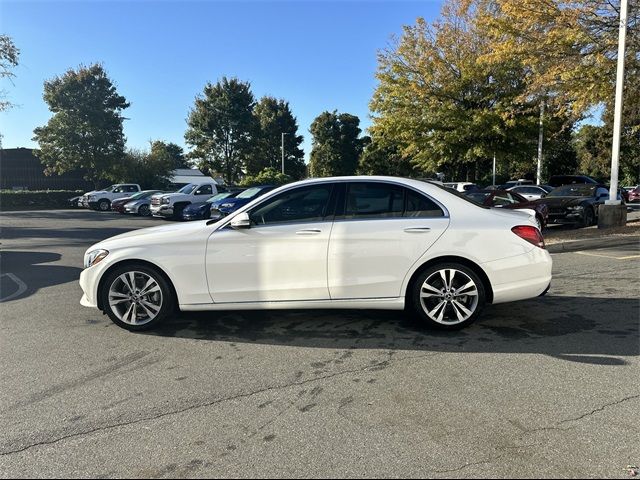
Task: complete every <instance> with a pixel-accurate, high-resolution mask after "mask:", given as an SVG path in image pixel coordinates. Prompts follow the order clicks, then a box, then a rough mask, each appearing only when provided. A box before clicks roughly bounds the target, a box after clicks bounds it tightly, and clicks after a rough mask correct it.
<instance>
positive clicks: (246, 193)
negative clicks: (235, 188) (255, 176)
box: [236, 187, 262, 198]
mask: <svg viewBox="0 0 640 480" xmlns="http://www.w3.org/2000/svg"><path fill="white" fill-rule="evenodd" d="M261 191H262V188H260V187H253V188H249V189H247V190H245V191H244V192H242V193H241V194H240V195H238V196H237V197H236V198H251V197H255V196H256V195H257V194H259V193H260V192H261Z"/></svg>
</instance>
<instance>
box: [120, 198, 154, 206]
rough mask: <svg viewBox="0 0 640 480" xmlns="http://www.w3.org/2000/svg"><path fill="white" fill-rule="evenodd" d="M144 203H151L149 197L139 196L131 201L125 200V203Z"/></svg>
mask: <svg viewBox="0 0 640 480" xmlns="http://www.w3.org/2000/svg"><path fill="white" fill-rule="evenodd" d="M114 201H115V200H114ZM145 203H146V204H150V203H151V199H150V198H139V199H138V200H131V201H129V202H127V205H143V204H145Z"/></svg>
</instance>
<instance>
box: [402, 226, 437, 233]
mask: <svg viewBox="0 0 640 480" xmlns="http://www.w3.org/2000/svg"><path fill="white" fill-rule="evenodd" d="M429 230H431V229H430V228H429V227H409V228H405V229H404V231H405V232H407V233H427V232H428V231H429Z"/></svg>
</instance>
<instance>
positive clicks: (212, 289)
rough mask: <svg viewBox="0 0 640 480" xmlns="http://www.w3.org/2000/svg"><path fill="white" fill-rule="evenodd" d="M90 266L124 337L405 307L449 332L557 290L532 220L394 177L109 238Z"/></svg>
mask: <svg viewBox="0 0 640 480" xmlns="http://www.w3.org/2000/svg"><path fill="white" fill-rule="evenodd" d="M84 260H85V270H84V271H83V272H82V274H81V276H80V285H81V287H82V290H83V291H84V296H83V297H82V300H81V303H82V305H85V306H88V307H94V308H99V309H100V310H102V311H103V312H105V313H106V314H108V315H109V317H110V318H111V319H112V320H113V321H114V322H115V323H116V324H118V325H119V326H121V327H123V328H126V329H129V330H143V329H147V328H151V327H153V326H155V325H157V324H158V323H159V322H161V321H163V320H165V319H166V318H167V317H169V316H170V315H171V314H172V313H173V312H175V311H176V309H180V310H185V311H186V310H189V311H192V310H241V309H267V308H269V309H287V308H296V309H300V308H309V309H317V308H360V309H363V308H366V309H375V308H377V309H395V310H402V309H404V308H405V307H406V308H407V309H408V310H409V311H411V312H412V314H413V315H414V316H415V317H416V318H417V319H419V320H421V321H422V322H424V323H426V324H427V325H430V326H434V327H438V328H444V329H454V328H461V327H464V326H466V325H469V324H470V323H472V322H473V321H474V320H475V319H476V318H477V317H478V315H479V314H480V312H481V311H482V309H483V307H484V306H485V304H487V303H503V302H510V301H515V300H522V299H526V298H531V297H536V296H539V295H541V294H543V293H544V292H546V290H547V289H548V287H549V285H550V282H551V257H550V255H549V253H548V252H547V251H546V250H545V248H544V240H543V237H542V235H541V233H540V231H539V230H538V228H537V226H536V221H535V218H534V216H533V215H531V214H529V213H527V212H517V211H504V210H498V209H494V208H487V207H482V206H479V205H477V204H476V203H473V202H471V201H469V200H467V199H466V198H464V197H463V196H462V195H460V194H458V193H457V192H452V191H450V190H448V189H445V188H443V187H440V186H438V185H435V184H431V183H427V182H422V181H419V180H409V179H402V178H395V177H339V178H323V179H312V180H305V181H302V182H297V183H292V184H289V185H285V186H283V187H280V188H277V189H275V190H273V191H271V192H269V193H268V194H265V195H264V196H262V197H259V198H257V199H255V200H253V201H252V202H250V203H249V204H247V205H245V206H243V207H242V208H240V209H239V210H237V211H235V212H233V213H232V214H230V215H229V216H227V217H224V218H222V219H220V220H209V221H198V222H192V223H188V224H174V225H166V226H162V227H155V228H147V229H143V230H136V231H133V232H129V233H126V234H123V235H118V236H116V237H113V238H110V239H107V240H105V241H103V242H100V243H98V244H96V245H94V246H92V247H91V248H89V250H87V252H86V254H85V259H84Z"/></svg>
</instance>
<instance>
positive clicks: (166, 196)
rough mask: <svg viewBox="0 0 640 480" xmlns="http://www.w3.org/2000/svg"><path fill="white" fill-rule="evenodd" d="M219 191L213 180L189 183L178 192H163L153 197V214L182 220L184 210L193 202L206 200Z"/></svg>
mask: <svg viewBox="0 0 640 480" xmlns="http://www.w3.org/2000/svg"><path fill="white" fill-rule="evenodd" d="M217 193H218V188H217V184H216V182H214V181H213V180H208V181H203V182H198V183H189V184H187V185H185V186H184V187H182V188H181V189H180V190H178V191H177V192H173V193H161V194H157V195H153V196H152V197H151V215H153V216H154V217H162V218H173V219H176V220H180V219H181V218H182V210H184V208H185V207H186V206H187V205H190V204H192V203H200V202H204V201H206V200H207V199H209V198H211V197H213V196H214V195H215V194H217Z"/></svg>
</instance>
